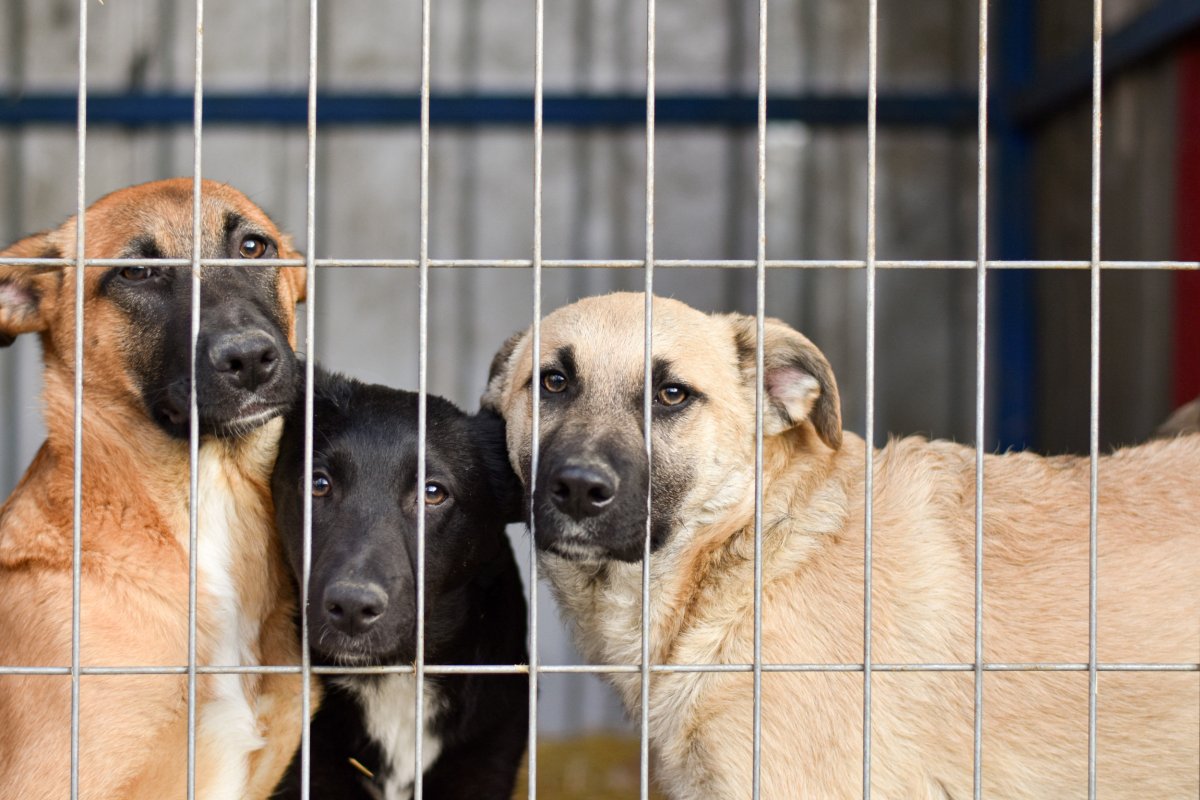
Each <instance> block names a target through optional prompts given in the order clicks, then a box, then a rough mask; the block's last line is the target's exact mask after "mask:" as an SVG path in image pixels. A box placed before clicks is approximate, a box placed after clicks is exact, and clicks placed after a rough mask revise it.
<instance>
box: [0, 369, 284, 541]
mask: <svg viewBox="0 0 1200 800" xmlns="http://www.w3.org/2000/svg"><path fill="white" fill-rule="evenodd" d="M45 382H46V386H45V392H44V402H45V419H46V427H47V438H46V441H45V442H44V443H43V445H42V447H41V449H40V450H39V452H38V454H37V456H36V458H35V459H34V461H33V463H32V464H31V465H30V467H29V469H28V470H27V472H26V474H25V476H24V477H23V478H22V480H21V482H20V483H19V484H18V485H17V488H16V489H15V490H14V491H13V494H12V496H11V497H10V498H9V499H8V501H7V502H6V503H5V505H4V506H3V508H2V509H0V530H2V531H3V533H2V534H0V562H2V563H12V562H13V561H44V562H48V563H55V564H58V563H59V562H60V561H62V560H63V559H66V561H67V563H69V562H70V557H71V545H70V542H71V535H70V534H71V531H72V530H73V523H72V516H73V512H74V504H75V483H74V467H75V428H74V419H75V417H74V412H75V408H74V390H73V375H72V374H71V373H70V372H69V371H67V370H65V369H53V368H48V369H47V370H46V373H45ZM87 388H88V389H89V391H88V392H86V393H85V396H84V405H83V409H82V413H81V416H80V419H81V439H82V449H81V461H82V465H81V466H82V470H81V471H82V480H81V487H80V491H81V494H80V498H79V499H80V502H81V513H82V515H83V521H84V525H83V536H84V538H85V555H88V554H89V553H90V554H98V553H99V552H102V551H106V550H109V549H113V548H119V547H121V546H122V542H120V541H111V540H110V539H111V537H104V540H103V541H101V540H99V539H97V540H96V541H90V540H91V539H93V538H96V537H92V536H89V530H90V531H91V532H93V533H95V532H97V531H98V530H100V529H104V528H106V527H107V526H101V525H94V524H91V525H90V524H89V522H88V521H89V519H90V518H99V517H104V518H106V519H107V518H111V517H116V518H117V519H119V520H120V524H119V527H120V528H121V529H122V530H125V531H127V532H128V533H130V534H131V535H133V534H134V533H135V532H137V531H146V532H148V533H149V534H151V535H154V534H158V535H161V534H169V535H171V536H172V537H173V538H174V539H175V540H176V541H177V542H178V543H179V544H180V545H181V546H183V547H184V549H185V550H186V545H187V536H188V522H187V515H188V497H189V488H190V472H189V446H188V442H187V440H180V439H176V438H174V437H171V436H169V435H168V434H167V433H165V432H164V431H162V430H161V429H160V428H159V427H158V426H157V425H155V424H154V423H153V422H152V421H151V420H150V419H149V418H148V417H147V415H146V412H145V410H144V409H143V408H140V407H137V406H135V405H134V404H133V403H132V402H131V401H129V400H123V399H120V398H115V397H113V396H111V395H112V393H105V392H104V391H102V390H101V391H96V392H94V393H93V392H91V391H90V389H91V387H87ZM279 432H280V423H279V422H278V421H273V422H271V423H268V424H267V425H264V426H263V427H261V428H259V429H258V430H255V431H252V432H251V433H249V434H247V435H245V436H243V437H240V438H239V439H236V440H227V441H226V440H210V439H207V438H206V439H202V440H201V447H200V464H199V465H198V466H199V468H200V469H201V470H202V472H209V473H211V472H214V471H215V472H217V473H219V474H221V475H222V483H224V484H226V485H228V486H230V487H233V488H237V487H242V491H241V492H240V493H241V494H242V496H253V497H255V498H263V503H262V505H263V506H264V508H265V509H266V514H267V515H268V516H269V514H270V500H269V497H270V485H269V483H270V474H271V468H272V464H273V463H274V458H275V453H276V448H277V445H278V438H279ZM206 465H209V466H207V467H206ZM205 491H206V487H205V485H204V483H203V480H202V483H201V494H202V497H203V493H204V492H205ZM247 513H248V514H251V513H256V512H254V511H252V510H248V511H247Z"/></svg>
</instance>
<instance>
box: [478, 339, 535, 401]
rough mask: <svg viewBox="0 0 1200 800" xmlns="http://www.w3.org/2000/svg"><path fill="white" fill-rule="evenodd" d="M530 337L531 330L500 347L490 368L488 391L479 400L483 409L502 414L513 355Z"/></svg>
mask: <svg viewBox="0 0 1200 800" xmlns="http://www.w3.org/2000/svg"><path fill="white" fill-rule="evenodd" d="M528 335H529V330H528V329H526V330H523V331H518V332H517V333H514V334H513V335H512V336H510V337H508V340H507V341H505V342H504V344H503V345H501V346H500V349H499V350H498V351H496V355H495V356H494V357H493V358H492V365H491V366H490V367H489V368H488V381H487V389H485V390H484V392H483V397H481V398H480V399H479V405H480V406H481V407H482V408H485V409H488V410H490V411H494V412H496V413H502V410H501V407H500V403H501V400H502V398H503V397H504V389H505V386H506V385H507V384H508V377H509V374H510V373H511V372H512V368H513V363H512V359H513V353H514V352H516V350H517V346H518V345H519V344H521V341H522V340H523V339H524V338H525V337H526V336H528Z"/></svg>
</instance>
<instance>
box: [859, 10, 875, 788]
mask: <svg viewBox="0 0 1200 800" xmlns="http://www.w3.org/2000/svg"><path fill="white" fill-rule="evenodd" d="M878 50H879V2H878V0H868V2H867V259H866V261H867V264H866V266H867V365H866V373H867V374H866V392H867V419H866V425H865V437H866V462H865V463H866V466H865V468H864V473H865V475H864V483H863V495H864V509H863V584H864V587H863V731H862V735H863V776H862V780H863V798H864V800H869V798H870V797H871V658H872V656H871V566H872V565H871V546H872V526H873V523H874V506H875V503H874V500H875V496H874V494H875V474H874V473H875V166H876V164H875V149H876V148H875V144H876V122H877V120H876V106H877V100H878V91H879V80H878V66H879V64H878V62H879V53H878Z"/></svg>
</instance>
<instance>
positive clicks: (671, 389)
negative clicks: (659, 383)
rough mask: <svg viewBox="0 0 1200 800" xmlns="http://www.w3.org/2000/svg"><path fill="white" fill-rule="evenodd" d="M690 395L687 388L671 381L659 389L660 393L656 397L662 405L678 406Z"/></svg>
mask: <svg viewBox="0 0 1200 800" xmlns="http://www.w3.org/2000/svg"><path fill="white" fill-rule="evenodd" d="M689 397H691V395H690V394H688V390H687V389H685V388H683V387H682V386H680V385H679V384H677V383H670V384H667V385H666V386H664V387H662V388H661V389H659V390H658V394H656V395H655V396H654V399H655V400H656V401H657V402H658V403H659V404H660V405H664V406H677V405H679V404H680V403H683V402H684V401H686V400H687V399H688V398H689Z"/></svg>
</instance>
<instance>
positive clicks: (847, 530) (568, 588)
mask: <svg viewBox="0 0 1200 800" xmlns="http://www.w3.org/2000/svg"><path fill="white" fill-rule="evenodd" d="M643 302H644V301H643V299H642V296H641V295H610V296H607V297H601V298H591V299H588V300H584V301H581V302H579V303H577V304H574V305H572V306H568V307H566V308H564V309H560V310H559V311H557V312H555V313H554V314H551V315H550V316H549V317H547V318H546V320H545V321H544V322H543V323H542V329H541V331H542V334H541V335H542V347H543V351H542V352H543V357H542V359H541V363H542V365H543V369H545V368H546V364H547V358H548V354H553V353H555V352H558V351H560V350H561V348H563V347H564V346H568V345H569V346H570V347H571V348H572V350H573V362H574V364H575V365H577V367H578V373H579V376H580V378H579V380H580V382H581V386H582V388H581V389H580V390H579V395H578V397H576V398H574V399H573V405H572V406H571V407H570V410H569V411H564V412H559V411H555V410H551V411H550V412H549V414H548V412H547V410H546V409H547V401H546V400H543V401H542V407H543V411H542V415H543V422H542V427H541V431H542V441H543V444H545V443H546V441H547V439H548V437H553V436H555V435H556V431H557V430H558V429H559V428H560V427H561V424H566V423H562V422H561V417H563V416H564V415H566V416H567V417H571V418H573V417H575V416H579V417H583V418H586V419H588V420H589V422H590V424H591V426H592V428H594V429H597V430H602V429H604V428H607V427H610V426H614V425H622V424H631V425H633V426H634V431H633V433H634V436H635V440H636V439H637V438H640V436H641V434H640V427H638V426H639V419H640V417H639V415H640V408H637V407H636V404H634V405H635V409H634V411H632V412H631V411H630V410H629V409H628V405H629V404H628V398H629V397H630V396H634V397H640V395H641V391H642V388H641V387H642V375H643V373H642V370H643V342H642V307H643ZM654 314H655V319H654V354H655V357H656V360H657V359H659V358H661V359H664V360H667V361H669V362H670V368H671V370H673V373H672V374H673V378H672V379H673V380H678V381H679V383H681V384H683V385H686V386H688V387H690V388H691V389H692V390H694V393H695V395H696V397H697V398H698V399H697V400H696V402H695V403H694V404H693V406H692V407H691V408H689V409H687V411H686V412H685V413H686V414H687V415H688V416H686V417H679V418H678V419H677V420H675V421H673V422H670V423H667V422H662V421H660V420H659V419H657V418H656V421H655V428H654V442H653V444H654V452H655V465H654V468H655V477H654V483H655V485H656V486H658V485H660V484H665V483H666V482H667V479H668V477H669V476H671V475H673V474H678V473H679V472H680V471H683V472H686V473H688V474H689V480H688V489H687V490H686V492H683V493H682V495H683V496H682V497H681V498H678V497H676V496H677V495H680V494H681V493H680V492H679V491H672V492H668V493H667V496H665V499H666V500H667V501H668V502H670V503H674V504H675V508H674V510H673V519H674V525H673V527H672V529H671V533H670V535H669V537H668V538H667V539H666V541H665V542H664V543H662V544H661V546H660V547H659V548H658V549H657V550H656V551H655V553H654V554H653V556H652V559H651V579H650V580H651V608H650V619H651V659H652V662H653V663H655V664H663V663H670V664H721V663H737V664H745V663H749V662H750V661H751V659H752V654H753V630H754V628H753V514H754V500H753V495H754V482H753V477H754V450H753V440H754V393H753V380H754V373H753V364H754V361H753V345H754V336H753V331H754V327H753V322H754V321H753V319H752V318H744V317H739V316H707V315H704V314H702V313H700V312H697V311H695V310H693V309H691V308H688V307H687V306H684V305H683V304H681V303H677V302H674V301H670V300H664V299H656V301H655V310H654ZM747 344H748V345H749V347H747ZM814 356H815V358H814ZM530 359H531V352H530V340H529V337H528V335H525V336H523V337H518V338H516V339H514V340H511V341H510V344H509V346H508V347H507V348H506V350H505V351H502V352H501V354H500V355H499V356H498V358H497V363H496V364H495V365H494V368H493V376H492V380H491V381H490V385H489V389H488V393H487V394H486V395H485V398H484V401H485V404H488V405H491V406H492V407H494V408H496V409H497V410H499V411H500V412H501V413H503V414H504V415H505V417H506V419H507V421H508V424H509V445H510V454H511V456H512V460H513V464H514V467H516V469H517V471H518V473H519V474H520V475H521V476H522V477H523V479H525V480H526V481H528V478H529V458H528V455H529V452H528V451H529V416H530V394H529V387H530V385H531V384H532V385H537V384H536V381H531V380H530V377H531V364H530ZM765 359H766V367H767V373H766V381H765V382H766V385H767V390H768V394H769V397H768V398H767V403H766V416H765V418H764V428H765V432H766V437H765V440H764V465H763V474H764V504H763V525H762V530H763V539H762V547H763V550H762V553H763V557H762V563H763V599H762V607H763V613H762V620H763V628H762V630H763V633H762V636H763V638H762V654H763V659H764V663H768V664H788V663H793V664H795V663H799V664H851V665H853V664H861V662H862V660H863V580H864V568H863V549H864V548H863V542H864V527H865V524H864V508H865V503H864V462H865V444H864V442H863V441H862V440H861V439H859V438H858V437H855V436H853V435H850V434H846V435H845V437H844V439H843V438H842V437H843V434H842V433H841V430H840V419H839V418H838V416H837V399H836V385H835V384H834V383H833V378H832V374H831V373H829V372H828V365H827V364H826V363H825V362H824V359H823V357H821V356H820V354H819V352H818V351H816V349H815V348H814V347H813V346H812V345H811V343H809V342H808V341H807V340H806V339H804V338H803V337H802V336H800V335H799V334H797V333H796V332H795V331H793V330H791V329H790V328H787V327H786V326H785V325H783V324H782V323H779V322H777V321H774V320H769V321H768V323H767V340H766V343H765ZM797 359H799V360H797ZM797 364H800V365H801V366H803V367H806V368H805V369H798V368H797V366H796V365H797ZM654 390H655V391H659V387H658V386H657V385H656V386H655V387H654ZM823 399H824V401H825V402H822V400H823ZM630 420H633V422H632V423H631V422H630ZM668 424H669V425H671V428H670V430H669V431H665V430H660V426H666V425H668ZM545 457H546V456H545V451H543V458H545ZM1088 474H1089V466H1088V461H1087V459H1086V458H1076V457H1058V458H1042V457H1039V456H1035V455H1031V454H1024V453H1019V454H1010V455H1004V456H988V457H987V458H986V459H985V466H984V478H985V500H984V514H985V518H984V531H985V533H984V536H985V558H984V600H985V602H984V628H983V632H984V658H985V660H986V661H988V662H1005V663H1049V662H1062V663H1071V664H1076V665H1078V664H1083V663H1086V662H1087V658H1088V497H1089V494H1088ZM874 475H875V480H874V503H873V513H874V518H873V546H872V556H873V572H872V576H873V612H872V613H873V624H872V648H873V652H872V660H873V662H875V663H878V664H904V663H927V662H947V663H955V664H970V663H971V662H973V661H974V599H973V598H974V558H975V555H974V548H975V544H974V543H975V523H974V520H975V453H974V450H972V449H971V448H968V447H964V446H961V445H957V444H953V443H949V442H940V441H933V442H930V441H926V440H923V439H918V438H908V439H903V440H899V441H893V442H891V443H889V444H888V446H887V447H885V448H883V449H882V450H879V451H877V452H876V454H875V472H874ZM1197 475H1200V437H1194V436H1193V437H1185V438H1180V439H1177V440H1174V441H1161V442H1154V443H1151V444H1147V445H1143V446H1141V447H1137V448H1131V449H1128V450H1123V451H1120V452H1118V453H1116V454H1114V455H1112V456H1105V457H1103V458H1102V460H1101V463H1100V502H1099V527H1098V531H1099V553H1098V570H1099V584H1098V586H1099V591H1098V637H1097V642H1098V658H1099V660H1100V661H1101V662H1120V663H1135V662H1158V661H1162V662H1172V663H1185V664H1195V663H1197V662H1198V661H1200V599H1198V598H1200V532H1198V530H1197V520H1198V519H1200V495H1198V494H1197V492H1196V487H1195V479H1196V476H1197ZM534 502H535V505H536V504H537V503H538V502H539V495H538V494H537V493H536V491H535V498H534ZM540 536H541V534H539V543H540V542H541V538H540ZM579 554H580V556H582V558H579V559H568V558H564V557H563V556H561V555H556V554H553V553H548V552H543V554H542V556H541V558H540V563H541V568H542V570H543V572H544V574H545V575H546V577H547V578H548V580H549V581H550V584H551V586H552V587H553V589H554V593H555V595H556V597H557V599H558V601H559V603H560V605H561V607H562V609H563V611H564V614H565V616H566V617H567V618H568V619H569V620H570V621H571V623H572V625H573V627H574V630H575V634H576V637H575V638H576V642H577V644H578V645H579V647H580V649H581V650H582V652H583V655H584V657H585V659H586V660H587V661H589V662H595V663H606V664H637V663H639V661H640V655H641V638H640V622H641V602H640V598H641V564H640V563H636V562H635V563H629V562H626V561H619V560H612V559H605V558H602V557H596V556H595V554H594V553H591V552H589V551H587V550H586V549H584V550H580V553H579ZM611 680H612V681H613V683H614V685H615V686H616V688H617V689H618V691H619V692H620V694H621V697H622V699H623V701H624V703H625V706H626V708H627V709H628V710H629V712H630V713H631V714H632V715H634V716H635V717H636V716H637V715H638V714H639V713H640V712H639V709H640V677H639V676H638V675H637V674H618V675H613V676H611ZM871 685H872V706H871V712H872V760H871V780H872V789H873V792H874V796H876V797H882V798H922V797H931V798H946V797H952V798H961V797H969V796H970V795H971V793H972V732H973V719H974V717H973V714H974V711H973V691H974V675H973V674H972V673H971V672H969V671H966V672H964V671H958V672H917V673H911V672H910V673H905V672H883V671H877V672H875V673H874V674H873V676H872V681H871ZM752 686H753V684H752V676H751V675H750V674H748V673H745V672H742V673H707V674H699V673H677V674H656V675H653V676H652V678H651V697H650V715H651V717H650V735H651V739H652V743H653V748H654V751H655V753H656V755H657V762H656V767H657V772H656V775H657V778H658V780H659V782H660V783H661V784H662V785H663V786H664V787H665V788H666V789H667V791H668V793H669V794H670V795H671V796H672V797H676V798H697V799H699V798H717V797H719V798H726V797H747V796H749V793H750V782H751V764H752V751H751V741H752V737H751V732H752ZM762 686H763V696H762V747H763V750H762V788H763V796H764V797H767V798H795V797H808V798H843V797H847V798H848V797H855V796H858V795H860V794H861V789H862V779H863V776H862V739H863V737H862V724H863V708H862V705H863V675H862V673H861V672H829V673H814V672H803V673H776V672H767V673H765V674H764V676H763V682H762ZM1098 687H1099V692H1098V709H1097V710H1098V741H1097V752H1098V756H1097V758H1098V762H1097V764H1098V770H1097V775H1098V786H1099V791H1100V795H1101V796H1103V797H1121V798H1146V797H1194V796H1196V794H1197V792H1198V791H1200V675H1198V674H1197V673H1196V672H1195V671H1190V672H1187V671H1182V672H1156V673H1127V672H1105V673H1101V674H1100V676H1099V679H1098ZM1087 690H1088V676H1087V673H1086V672H1081V671H1078V670H1076V671H1059V672H1053V671H1043V672H1000V671H990V672H987V673H986V674H985V675H984V706H983V715H984V716H983V720H984V722H983V733H984V738H983V779H984V787H983V789H984V795H985V796H988V797H1002V798H1070V797H1085V796H1086V794H1087V750H1088V691H1087Z"/></svg>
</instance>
